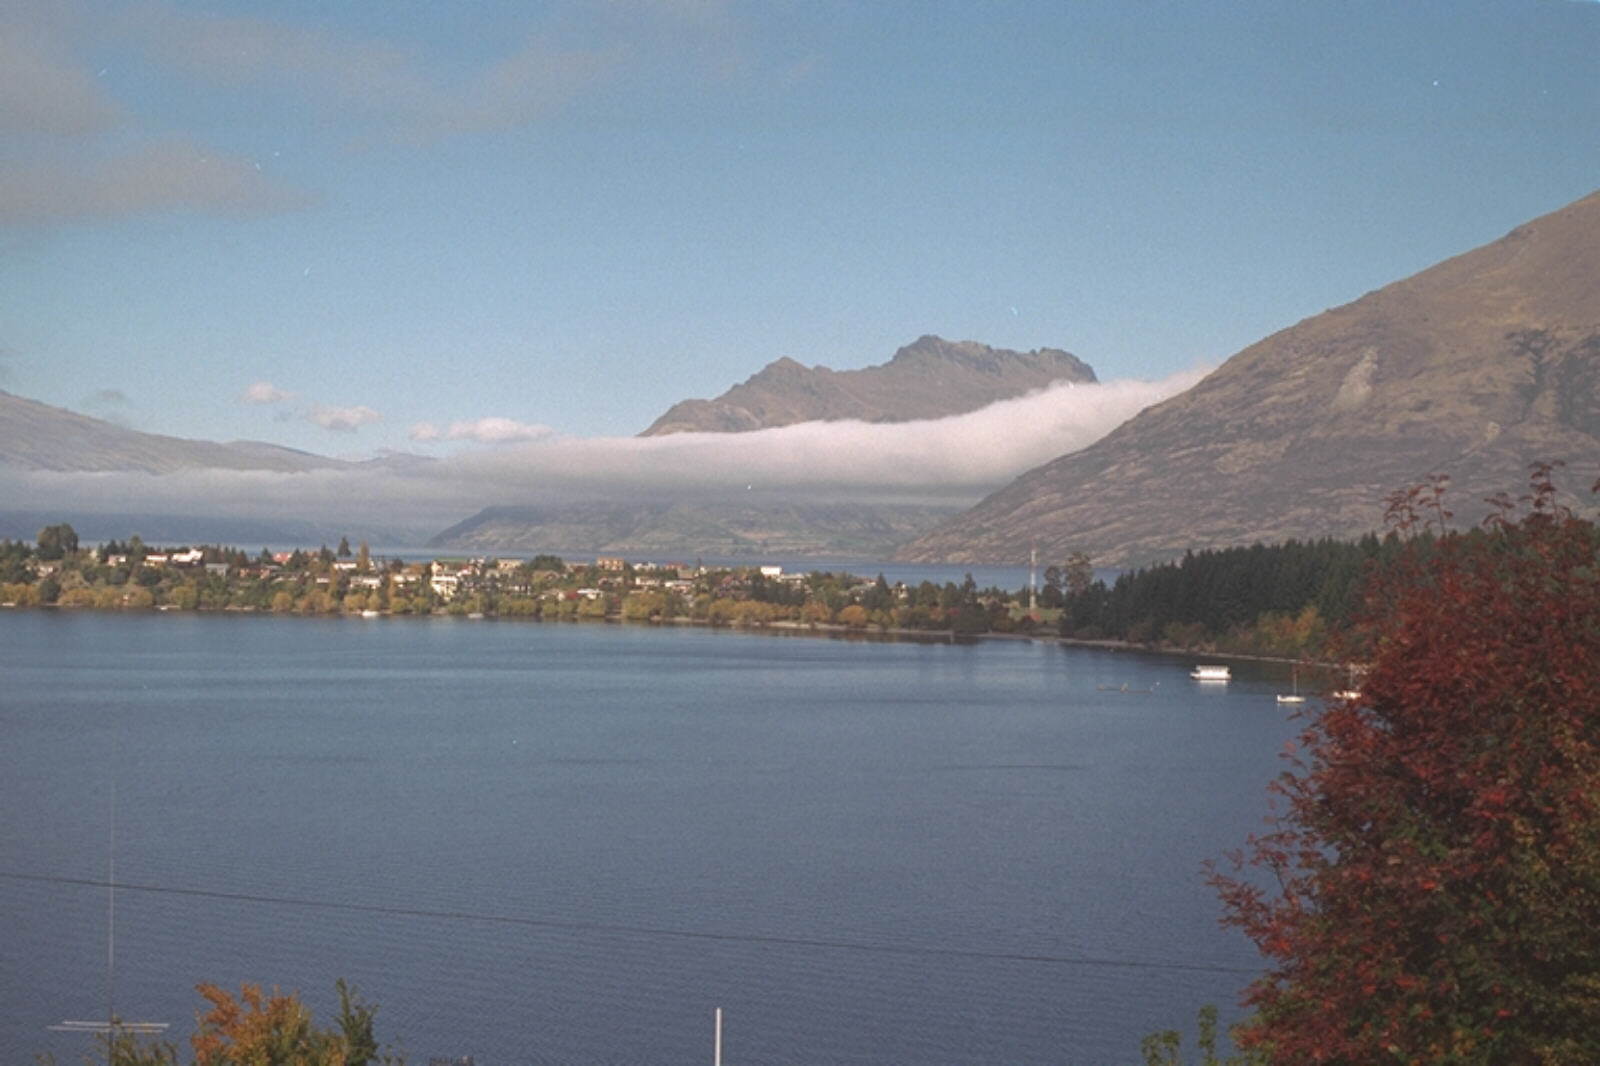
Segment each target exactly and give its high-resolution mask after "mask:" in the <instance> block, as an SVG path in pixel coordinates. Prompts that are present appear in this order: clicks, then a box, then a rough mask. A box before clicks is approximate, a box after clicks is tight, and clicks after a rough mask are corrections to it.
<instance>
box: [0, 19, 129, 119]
mask: <svg viewBox="0 0 1600 1066" xmlns="http://www.w3.org/2000/svg"><path fill="white" fill-rule="evenodd" d="M6 29H8V30H9V29H10V27H7V28H6ZM120 115H121V110H120V108H118V107H117V105H116V104H115V103H114V102H112V101H111V100H110V99H109V98H107V97H106V95H105V94H104V93H102V92H101V91H100V87H99V86H98V85H96V84H95V82H94V79H92V78H90V77H89V75H88V74H87V72H85V71H83V70H81V69H77V68H75V67H73V66H72V65H71V64H70V63H68V62H66V61H64V60H62V59H60V58H57V57H55V56H52V55H50V54H49V49H48V48H47V47H46V46H44V45H43V44H42V43H41V42H39V41H27V40H26V38H24V37H23V36H21V35H20V34H18V33H16V32H0V129H3V130H7V131H12V132H20V133H45V134H54V135H68V136H81V135H85V134H93V133H99V132H100V131H102V130H105V129H107V128H109V127H110V126H111V125H112V124H113V123H115V122H116V121H117V119H118V118H119V117H120Z"/></svg>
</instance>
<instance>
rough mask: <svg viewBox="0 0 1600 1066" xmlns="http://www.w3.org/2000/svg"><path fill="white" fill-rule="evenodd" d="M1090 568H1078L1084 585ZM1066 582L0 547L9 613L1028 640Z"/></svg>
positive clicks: (1048, 577) (1057, 578) (309, 553)
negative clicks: (598, 624) (552, 623)
mask: <svg viewBox="0 0 1600 1066" xmlns="http://www.w3.org/2000/svg"><path fill="white" fill-rule="evenodd" d="M1087 574H1088V571H1087V561H1086V560H1085V563H1084V566H1083V568H1082V572H1078V573H1074V574H1073V575H1072V577H1073V580H1075V581H1080V582H1081V581H1086V580H1087V579H1088V578H1087V576H1086V575H1087ZM1062 582H1063V577H1062V571H1061V569H1060V568H1058V567H1049V568H1046V571H1045V581H1044V585H1043V587H1042V589H1040V590H1038V591H1035V590H1033V589H1031V588H1028V589H1023V590H1020V591H1007V590H1003V589H999V588H988V589H979V588H978V586H977V584H976V582H975V581H974V580H973V579H972V578H971V576H970V575H968V576H967V578H966V580H965V581H964V582H962V583H961V584H960V585H957V584H956V583H954V582H946V583H945V584H944V585H942V586H941V585H936V584H934V583H933V582H931V581H923V582H921V583H920V584H918V585H916V586H909V585H907V584H905V583H903V582H897V583H894V584H890V583H889V582H887V581H885V580H884V579H883V577H882V576H881V575H880V576H878V577H877V578H876V579H872V578H863V577H859V576H856V575H852V574H847V573H836V572H831V571H821V570H812V571H809V572H805V573H799V572H793V571H786V570H784V569H783V568H782V567H781V566H776V565H760V564H756V565H749V566H707V565H703V564H700V563H694V564H688V563H677V562H664V563H657V562H644V561H640V562H635V561H630V560H628V559H626V558H623V557H621V556H600V557H597V558H594V559H592V560H585V561H568V560H564V559H562V558H561V557H559V556H555V555H548V554H546V555H536V556H534V557H532V558H529V559H524V558H494V557H476V558H460V557H440V558H433V559H427V560H416V561H406V560H403V559H399V558H390V557H383V556H377V555H374V554H373V553H372V552H371V551H370V550H369V549H368V547H367V545H366V544H365V543H361V544H359V545H357V546H356V547H355V548H352V547H351V546H350V543H349V541H348V539H343V540H341V541H340V543H339V545H338V547H337V548H329V547H328V546H326V545H323V546H321V547H319V548H316V549H311V550H307V549H295V550H293V551H269V550H267V549H263V550H262V551H261V552H260V553H259V554H256V555H250V554H249V553H247V552H244V551H242V550H240V549H237V548H229V547H222V546H217V545H202V546H198V547H191V546H188V545H185V546H181V547H158V546H153V545H146V544H144V543H143V542H142V541H140V540H139V538H137V537H133V538H130V539H129V540H128V541H126V542H119V541H110V542H107V543H105V544H101V545H97V546H92V547H81V546H80V545H79V544H78V539H77V535H76V533H75V532H73V530H72V528H71V526H69V525H59V526H50V527H46V528H45V529H44V530H42V531H41V532H40V534H39V538H38V542H37V544H28V543H27V542H24V541H12V540H6V541H0V607H12V608H19V607H56V608H63V609H75V608H76V609H98V610H158V611H173V610H176V611H196V610H198V611H233V612H271V613H279V614H288V613H295V614H309V615H353V616H358V617H369V618H370V617H375V616H382V615H430V614H446V615H455V616H464V617H503V618H534V619H547V620H573V621H576V620H601V621H603V620H614V621H630V622H697V623H703V624H709V625H722V626H746V627H748V626H769V625H773V626H776V625H784V626H802V627H840V628H845V629H852V630H868V629H878V630H890V629H900V630H929V631H948V632H954V633H972V634H976V633H1012V632H1022V633H1027V632H1032V631H1033V630H1035V629H1036V628H1038V627H1041V626H1045V625H1053V624H1054V623H1055V621H1056V619H1057V618H1058V617H1059V614H1060V609H1059V608H1060V605H1061V602H1062V598H1063V584H1062Z"/></svg>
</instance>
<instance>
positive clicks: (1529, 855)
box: [1213, 466, 1600, 1066]
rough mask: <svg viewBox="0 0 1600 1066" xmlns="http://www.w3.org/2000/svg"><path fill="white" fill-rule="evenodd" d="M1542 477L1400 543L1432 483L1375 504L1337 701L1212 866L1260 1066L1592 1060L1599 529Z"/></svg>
mask: <svg viewBox="0 0 1600 1066" xmlns="http://www.w3.org/2000/svg"><path fill="white" fill-rule="evenodd" d="M1552 472H1553V471H1552V468H1551V467H1549V466H1540V467H1537V468H1536V469H1535V472H1534V475H1533V478H1532V488H1531V491H1530V493H1529V494H1528V495H1527V496H1524V497H1523V498H1522V499H1521V500H1517V501H1513V500H1510V499H1500V500H1497V501H1492V502H1494V503H1495V505H1496V510H1495V513H1494V515H1493V516H1492V517H1491V519H1490V521H1489V522H1487V523H1485V525H1484V527H1483V528H1481V529H1477V530H1474V531H1472V532H1470V533H1465V534H1440V535H1417V534H1418V532H1419V529H1420V527H1422V526H1424V525H1434V524H1436V523H1442V522H1443V521H1444V520H1445V519H1447V518H1448V517H1449V515H1448V512H1446V511H1445V510H1444V508H1443V502H1442V490H1443V487H1444V486H1443V481H1442V479H1441V480H1437V481H1433V482H1430V483H1429V484H1427V485H1424V486H1421V487H1420V488H1418V489H1416V490H1413V491H1411V492H1409V493H1405V494H1402V495H1400V496H1397V497H1395V498H1393V499H1391V501H1390V502H1391V516H1392V518H1393V519H1394V521H1395V526H1396V535H1397V536H1400V537H1403V538H1406V539H1407V543H1406V544H1405V545H1404V547H1403V549H1402V550H1400V551H1399V552H1398V553H1396V555H1397V558H1396V561H1394V562H1393V563H1392V564H1391V565H1389V566H1387V567H1385V568H1384V569H1383V570H1382V571H1381V572H1379V573H1377V574H1375V575H1374V577H1373V579H1372V582H1371V584H1370V586H1369V589H1368V594H1367V600H1366V611H1365V616H1364V620H1363V623H1362V625H1361V627H1360V632H1359V636H1358V639H1359V641H1360V642H1361V644H1362V652H1363V659H1364V661H1365V662H1367V663H1368V664H1369V669H1368V670H1367V671H1366V673H1365V674H1364V675H1363V676H1362V677H1361V679H1360V682H1359V684H1360V692H1359V696H1358V697H1356V698H1351V699H1347V700H1343V701H1341V702H1336V703H1332V704H1330V705H1329V706H1327V707H1326V708H1325V709H1324V710H1323V711H1322V713H1321V714H1320V715H1318V716H1317V717H1316V718H1315V719H1314V721H1313V722H1312V724H1311V725H1310V726H1309V727H1308V729H1307V731H1306V732H1305V734H1304V736H1303V737H1302V741H1301V744H1300V746H1299V747H1300V754H1299V755H1298V756H1297V757H1296V759H1295V761H1294V763H1293V769H1292V770H1290V771H1289V772H1286V773H1285V774H1284V775H1283V776H1282V777H1281V778H1280V779H1279V780H1278V781H1277V782H1276V783H1275V785H1274V790H1275V792H1276V793H1277V799H1276V807H1277V809H1276V811H1275V816H1274V819H1273V820H1272V822H1271V828H1270V830H1269V831H1268V832H1266V833H1264V834H1263V835H1261V836H1259V837H1255V838H1252V839H1251V841H1250V842H1249V844H1248V846H1247V848H1246V849H1245V851H1243V852H1242V853H1240V854H1239V855H1236V856H1234V857H1233V858H1234V860H1235V863H1236V867H1235V869H1234V871H1233V872H1232V873H1231V874H1224V873H1214V875H1213V878H1214V883H1215V884H1216V886H1217V888H1218V889H1219V891H1220V893H1221V896H1222V899H1223V902H1224V905H1225V909H1226V917H1225V919H1224V920H1225V921H1226V922H1227V923H1229V924H1232V925H1235V926H1237V927H1239V928H1240V929H1242V930H1243V931H1244V932H1245V934H1246V935H1247V936H1249V937H1250V939H1251V940H1253V941H1254V942H1255V944H1256V945H1257V947H1258V948H1259V949H1260V950H1261V952H1262V954H1263V955H1264V956H1265V958H1266V959H1267V960H1268V962H1269V969H1268V972H1267V973H1266V974H1265V976H1263V977H1262V978H1261V979H1260V980H1258V981H1257V982H1256V983H1255V984H1253V985H1252V986H1251V987H1250V988H1249V990H1248V991H1247V993H1246V997H1245V1002H1246V1006H1248V1007H1250V1008H1252V1009H1253V1012H1254V1013H1253V1014H1252V1015H1251V1016H1250V1018H1249V1019H1247V1021H1246V1022H1245V1023H1244V1025H1242V1026H1241V1027H1240V1028H1239V1029H1238V1030H1237V1031H1236V1032H1235V1034H1234V1039H1235V1041H1236V1042H1237V1043H1238V1044H1239V1045H1240V1046H1241V1047H1243V1048H1246V1049H1249V1050H1253V1051H1255V1052H1256V1053H1258V1054H1259V1055H1260V1056H1261V1058H1262V1059H1263V1060H1264V1061H1267V1062H1271V1063H1341V1064H1361V1066H1370V1064H1373V1063H1385V1062H1397V1063H1495V1064H1502V1063H1504V1064H1513V1066H1519V1064H1556V1063H1600V531H1597V528H1596V526H1595V525H1594V523H1592V522H1590V521H1587V520H1585V519H1583V518H1580V517H1578V516H1577V515H1575V514H1573V513H1572V512H1571V511H1569V510H1567V509H1565V508H1563V507H1561V506H1559V505H1558V503H1557V493H1556V489H1555V485H1554V483H1553V481H1552ZM1594 491H1596V492H1600V482H1597V483H1596V485H1595V487H1594ZM1435 532H1437V531H1435Z"/></svg>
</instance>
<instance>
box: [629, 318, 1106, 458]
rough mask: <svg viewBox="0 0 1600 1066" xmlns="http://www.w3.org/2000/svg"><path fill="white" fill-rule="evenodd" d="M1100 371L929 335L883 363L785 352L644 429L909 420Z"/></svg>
mask: <svg viewBox="0 0 1600 1066" xmlns="http://www.w3.org/2000/svg"><path fill="white" fill-rule="evenodd" d="M1094 380H1095V376H1094V370H1092V369H1091V368H1090V367H1089V365H1088V364H1087V363H1084V362H1082V361H1081V360H1079V359H1078V358H1077V357H1076V356H1074V355H1071V354H1069V353H1067V352H1063V351H1060V350H1058V349H1055V348H1038V349H1035V350H1034V351H1031V352H1014V351H1010V350H1008V349H1004V348H991V347H989V346H988V345H987V344H979V343H978V342H976V341H947V340H944V339H943V338H941V337H934V336H923V337H919V338H918V339H917V340H916V341H915V342H913V343H911V344H908V345H906V346H905V347H904V348H901V349H900V350H899V351H897V352H895V353H894V357H893V358H892V359H890V360H889V361H888V362H887V363H884V364H881V365H879V366H869V367H866V368H864V369H861V370H830V369H829V368H827V367H825V366H817V367H807V366H803V365H801V364H800V363H797V362H795V361H794V360H793V359H788V358H784V359H779V360H777V361H776V362H772V363H768V364H767V365H766V366H765V367H763V368H762V370H761V371H760V372H759V373H757V374H755V375H754V376H753V377H751V378H749V379H748V380H747V381H745V382H744V383H743V384H741V385H735V386H734V387H733V388H731V389H729V390H728V391H727V392H725V393H723V394H722V395H721V396H718V397H717V398H716V399H714V400H684V401H682V402H681V403H676V404H673V405H672V407H671V408H670V409H668V410H667V412H666V413H665V414H663V415H662V416H661V417H660V418H658V419H656V420H655V422H653V423H651V425H650V428H649V429H646V430H645V431H644V432H643V433H642V434H640V436H644V437H653V436H660V435H661V434H664V433H688V432H701V433H740V432H744V431H747V430H753V429H768V428H771V427H773V426H789V425H793V424H795V423H797V422H838V421H842V420H845V419H854V420H856V421H860V422H912V421H916V420H918V419H924V418H943V417H944V416H946V415H957V414H964V413H966V412H968V411H976V410H977V409H978V408H980V407H986V406H988V405H989V404H991V403H994V402H995V401H997V400H1007V399H1010V398H1012V397H1014V396H1021V395H1022V394H1023V393H1026V392H1031V391H1032V390H1034V389H1042V388H1044V387H1045V386H1046V385H1049V384H1051V383H1053V382H1057V381H1072V382H1080V383H1081V382H1092V381H1094Z"/></svg>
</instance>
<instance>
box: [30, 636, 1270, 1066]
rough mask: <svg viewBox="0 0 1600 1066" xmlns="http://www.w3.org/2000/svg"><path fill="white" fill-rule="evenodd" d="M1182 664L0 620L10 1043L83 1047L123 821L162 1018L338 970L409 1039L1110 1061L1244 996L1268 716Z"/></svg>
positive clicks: (866, 1058) (124, 926) (423, 1044)
mask: <svg viewBox="0 0 1600 1066" xmlns="http://www.w3.org/2000/svg"><path fill="white" fill-rule="evenodd" d="M1192 663H1193V660H1192V659H1182V658H1166V657H1159V656H1145V655H1135V654H1129V653H1117V652H1103V651H1095V650H1086V649H1078V648H1062V647H1059V646H1056V645H1054V644H1053V643H1049V642H1034V643H1028V642H1020V641H991V642H985V643H982V644H977V645H951V644H939V643H883V642H870V641H856V640H842V639H827V638H818V637H809V636H787V637H785V636H773V635H764V634H746V633H729V632H709V631H705V630H701V629H689V628H682V629H680V628H667V629H652V628H634V627H618V626H599V625H565V626H563V625H550V624H545V625H540V624H536V623H510V622H499V623H497V622H470V621H464V620H445V619H438V620H405V619H393V620H391V619H380V620H375V621H359V620H340V619H326V620H325V619H303V618H273V617H220V616H199V617H197V616H193V615H186V616H179V615H173V614H163V615H138V616H118V615H107V614H88V613H68V612H41V611H22V612H19V611H11V612H0V1062H3V1063H25V1062H31V1061H32V1058H33V1056H34V1055H35V1054H36V1053H38V1052H43V1051H51V1052H53V1053H54V1054H55V1055H56V1057H57V1058H58V1060H59V1061H61V1062H62V1063H64V1064H65V1063H73V1062H77V1061H79V1059H80V1058H81V1057H82V1055H84V1054H86V1053H88V1052H89V1051H90V1050H92V1043H91V1041H90V1040H89V1038H87V1037H84V1036H79V1035H71V1034H60V1033H54V1032H51V1031H49V1029H48V1028H47V1027H48V1026H49V1025H51V1024H53V1023H55V1022H58V1021H60V1020H62V1019H67V1018H72V1019H79V1018H84V1019H90V1018H97V1017H104V1015H105V1013H106V1009H107V997H108V987H107V918H108V906H107V902H108V901H107V891H106V889H105V887H104V884H105V881H106V877H107V867H108V857H109V855H108V843H109V841H110V840H111V838H112V835H113V834H112V820H113V809H114V812H115V834H114V836H115V864H116V880H117V882H118V883H119V884H122V885H124V886H128V887H124V888H122V889H120V890H119V891H118V892H117V894H116V899H115V916H116V917H115V921H116V938H115V970H114V972H115V986H114V1000H115V1009H116V1011H117V1013H118V1014H119V1015H121V1016H123V1017H125V1018H129V1019H141V1020H161V1021H169V1022H171V1023H173V1030H172V1033H173V1035H174V1036H175V1037H176V1038H177V1040H178V1041H179V1042H180V1043H181V1042H183V1041H185V1040H186V1039H187V1035H188V1033H189V1032H190V1031H192V1028H193V1019H194V1016H195V1012H196V1009H197V1007H198V1006H199V1005H200V1000H199V998H198V997H197V996H196V995H195V994H194V991H193V986H194V985H195V983H196V982H198V981H202V980H204V981H211V982H215V983H217V984H221V985H224V986H228V987H232V988H235V989H236V988H237V987H238V985H239V983H240V982H241V981H253V982H260V983H262V984H265V985H267V986H268V987H270V986H273V985H277V986H279V987H281V988H282V989H284V990H289V989H296V990H298V991H299V992H300V993H301V994H302V996H303V997H304V998H305V999H306V1000H307V1001H308V1002H309V1003H310V1004H311V1005H312V1006H313V1008H314V1009H315V1010H316V1012H317V1015H318V1018H319V1020H322V1021H324V1022H328V1021H331V1016H332V1015H331V1012H332V1010H333V1009H334V1005H335V997H334V993H333V983H334V979H335V978H337V977H340V976H342V977H345V978H346V979H348V980H349V981H351V982H352V983H354V984H355V985H356V986H358V987H359V988H360V989H361V991H362V993H363V994H364V995H365V996H366V997H367V998H368V999H369V1000H371V1001H373V1002H376V1003H378V1004H379V1005H380V1011H379V1014H378V1031H379V1036H380V1037H381V1038H382V1039H384V1040H391V1041H398V1042H399V1043H400V1044H401V1045H402V1046H403V1047H404V1049H405V1051H406V1052H407V1055H408V1057H409V1059H410V1060H411V1061H412V1062H414V1063H424V1064H425V1063H426V1062H427V1061H428V1059H429V1058H430V1057H432V1056H441V1057H442V1056H462V1055H473V1056H475V1058H476V1061H477V1062H478V1064H479V1066H498V1064H503V1063H504V1064H509V1063H529V1062H537V1063H545V1062H550V1063H555V1062H560V1063H651V1064H658V1063H659V1064H665V1063H704V1062H710V1061H711V1052H712V1012H713V1008H715V1007H719V1006H720V1007H721V1008H723V1011H724V1018H725V1021H724V1043H723V1051H724V1061H726V1062H728V1063H729V1064H730V1066H734V1064H737V1063H830V1062H838V1063H908V1064H909V1063H1002V1062H1004V1063H1134V1062H1137V1061H1138V1042H1139V1038H1140V1037H1141V1036H1142V1035H1143V1034H1145V1033H1147V1032H1150V1031H1152V1030H1155V1029H1159V1028H1165V1027H1169V1026H1180V1027H1183V1028H1184V1029H1185V1030H1186V1031H1189V1032H1191V1033H1192V1026H1193V1018H1194V1012H1195V1010H1196V1009H1197V1008H1198V1007H1200V1006H1201V1005H1202V1004H1205V1003H1208V1002H1211V1003H1217V1004H1219V1005H1221V1006H1223V1007H1224V1013H1225V1015H1227V1014H1230V1013H1232V1014H1234V1015H1236V1013H1237V1012H1236V1011H1230V1008H1231V1005H1232V1003H1233V1002H1234V1000H1235V998H1236V995H1237V992H1238V990H1239V989H1240V988H1241V987H1242V986H1243V985H1244V984H1245V983H1246V982H1247V980H1248V974H1247V973H1241V972H1230V971H1231V970H1243V971H1252V970H1253V969H1254V968H1255V967H1256V966H1257V959H1256V956H1255V955H1254V952H1253V950H1252V949H1251V948H1250V947H1249V945H1248V944H1246V943H1245V942H1244V941H1243V940H1242V938H1240V937H1239V936H1238V935H1237V934H1236V933H1233V932H1229V931H1224V930H1221V929H1219V928H1218V926H1217V924H1216V919H1217V916H1218V913H1219V909H1218V906H1217V904H1216V901H1215V899H1214V897H1213V896H1212V894H1211V892H1210V891H1209V890H1208V889H1207V888H1206V887H1205V885H1204V884H1203V883H1202V881H1201V875H1200V865H1201V863H1202V861H1203V860H1205V859H1207V858H1209V857H1215V856H1219V855H1220V854H1221V853H1222V852H1223V851H1224V850H1226V849H1229V848H1232V847H1236V846H1237V845H1238V844H1240V843H1241V842H1242V840H1243V839H1244V836H1245V834H1247V833H1248V832H1250V831H1251V830H1252V829H1255V828H1258V827H1259V825H1260V822H1261V816H1262V814H1263V812H1264V811H1265V809H1266V795H1265V783H1266V781H1267V780H1268V779H1269V778H1270V777H1272V776H1273V775H1274V774H1275V773H1277V772H1278V771H1279V770H1280V769H1281V768H1282V767H1281V763H1280V762H1279V760H1278V758H1277V753H1278V752H1279V751H1280V750H1281V749H1282V747H1283V745H1284V742H1285V741H1286V740H1287V739H1288V738H1289V737H1290V736H1292V735H1293V734H1294V733H1295V732H1296V731H1297V725H1296V724H1295V723H1293V722H1290V721H1288V720H1287V718H1286V715H1285V714H1284V712H1283V711H1282V710H1280V708H1279V707H1278V706H1277V705H1276V703H1275V702H1274V700H1273V693H1274V692H1276V691H1279V690H1281V689H1282V688H1283V687H1284V686H1285V684H1286V676H1285V673H1284V672H1283V671H1277V670H1275V669H1274V668H1270V667H1260V668H1251V667H1245V668H1242V669H1241V668H1238V667H1236V668H1235V675H1236V680H1235V681H1234V683H1233V684H1232V685H1230V686H1226V687H1224V688H1203V687H1202V686H1199V685H1197V684H1195V683H1193V682H1191V681H1190V680H1189V678H1188V670H1189V667H1190V666H1191V665H1192ZM1253 670H1255V671H1256V672H1252V671H1253ZM1124 684H1126V685H1127V686H1128V687H1129V688H1130V689H1149V690H1151V691H1149V692H1128V693H1123V692H1121V691H1119V689H1120V686H1122V685H1124ZM73 879H76V880H79V881H83V882H89V883H88V884H77V883H71V882H72V880H73ZM184 1050H185V1051H187V1048H186V1047H185V1048H184Z"/></svg>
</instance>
